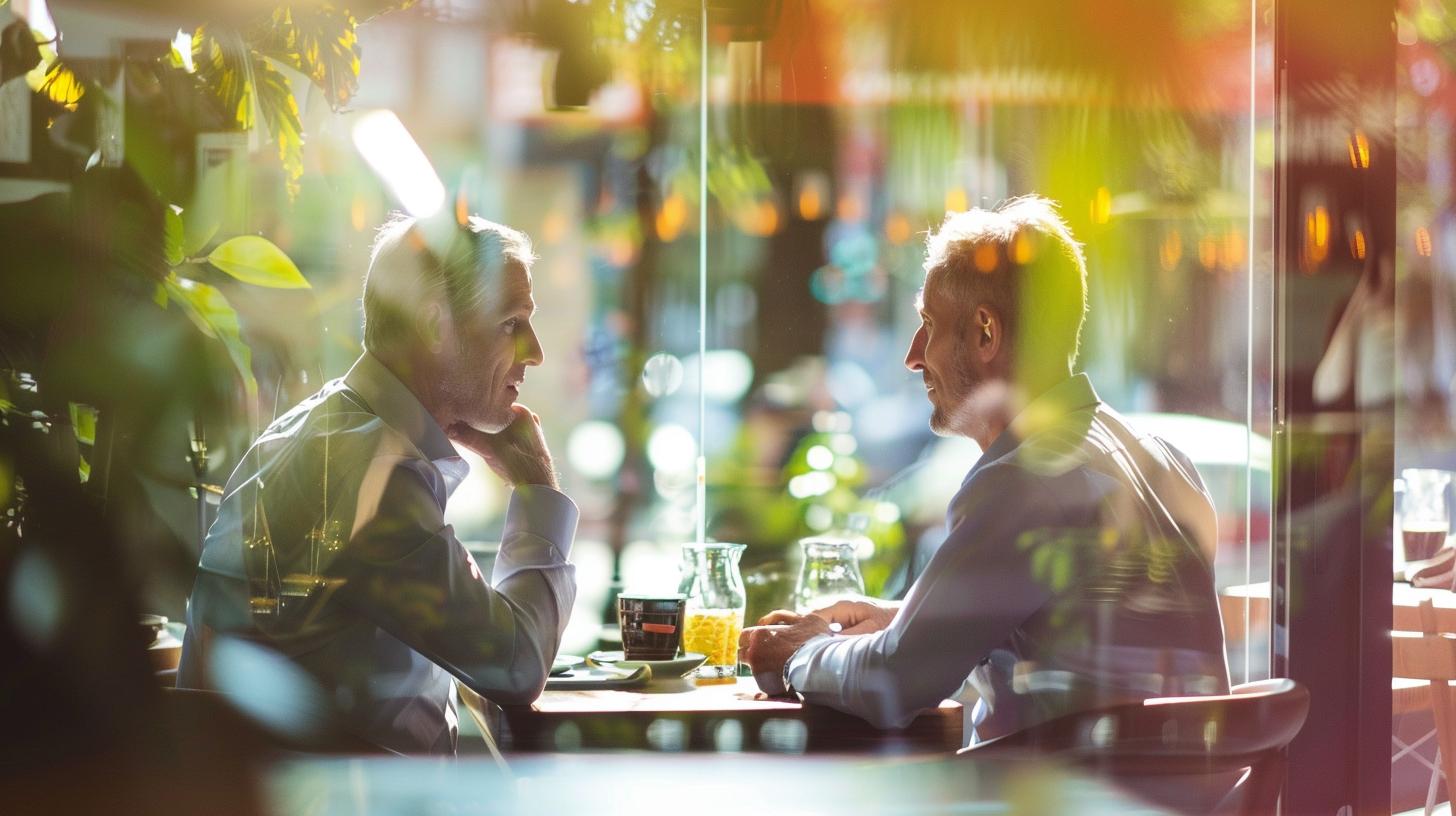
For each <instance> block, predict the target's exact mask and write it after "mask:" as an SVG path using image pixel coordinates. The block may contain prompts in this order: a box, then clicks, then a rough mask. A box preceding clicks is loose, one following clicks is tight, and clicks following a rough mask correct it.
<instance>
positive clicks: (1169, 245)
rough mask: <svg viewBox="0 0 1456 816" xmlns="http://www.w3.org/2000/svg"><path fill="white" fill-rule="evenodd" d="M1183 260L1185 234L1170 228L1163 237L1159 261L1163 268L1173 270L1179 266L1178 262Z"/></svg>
mask: <svg viewBox="0 0 1456 816" xmlns="http://www.w3.org/2000/svg"><path fill="white" fill-rule="evenodd" d="M1181 260H1183V236H1182V235H1180V234H1179V233H1178V230H1168V234H1167V235H1166V236H1164V237H1163V243H1162V245H1161V246H1159V247H1158V262H1159V263H1161V264H1162V265H1163V269H1164V270H1166V271H1168V272H1172V271H1173V270H1174V269H1176V268H1177V266H1178V262H1179V261H1181Z"/></svg>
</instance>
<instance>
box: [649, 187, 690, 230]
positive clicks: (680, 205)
mask: <svg viewBox="0 0 1456 816" xmlns="http://www.w3.org/2000/svg"><path fill="white" fill-rule="evenodd" d="M687 218H688V205H687V202H686V201H684V200H683V197H682V196H681V195H678V194H677V193H673V194H672V195H669V196H668V197H667V198H666V199H664V200H663V202H662V208H661V209H659V210H658V211H657V218H656V219H655V226H656V227H657V237H658V238H659V239H661V240H662V241H665V242H671V241H674V240H676V239H677V236H678V235H679V234H680V233H681V232H682V228H683V224H685V223H687Z"/></svg>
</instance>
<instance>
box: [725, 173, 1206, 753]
mask: <svg viewBox="0 0 1456 816" xmlns="http://www.w3.org/2000/svg"><path fill="white" fill-rule="evenodd" d="M1086 276H1087V273H1086V264H1085V261H1084V259H1083V253H1082V248H1081V246H1080V245H1079V244H1078V243H1077V242H1076V241H1075V240H1074V239H1073V238H1072V236H1071V233H1070V231H1069V230H1068V229H1067V226H1066V224H1065V223H1064V222H1063V221H1062V219H1061V217H1060V216H1059V215H1058V214H1057V212H1056V209H1055V207H1054V205H1053V204H1052V203H1051V202H1050V201H1048V200H1046V199H1043V198H1039V197H1035V196H1027V197H1023V198H1018V199H1014V200H1011V201H1009V202H1006V203H1005V204H1004V205H1002V206H1001V207H999V208H997V209H995V210H981V209H976V210H971V211H970V212H964V213H954V214H950V215H948V216H947V217H946V219H945V222H944V223H943V224H942V225H941V228H940V230H939V231H937V232H935V233H934V234H932V235H931V236H930V237H929V240H928V242H927V253H926V260H925V285H924V288H923V290H922V292H921V297H920V301H919V303H918V307H919V312H920V318H921V325H920V328H919V330H918V331H916V333H915V337H914V339H913V340H912V341H911V343H910V350H909V353H908V354H907V355H906V357H905V365H906V366H907V367H909V368H910V369H911V370H912V371H919V372H921V374H922V375H923V376H924V379H925V389H926V396H927V398H928V399H929V400H930V404H931V406H932V408H933V413H932V416H931V420H930V424H931V428H932V429H933V430H934V431H935V432H936V433H938V434H941V435H948V434H957V435H961V436H967V437H970V438H972V439H974V440H976V442H978V443H979V444H980V446H981V450H982V451H983V452H984V453H983V454H982V456H981V458H980V459H979V460H978V461H977V462H976V463H975V464H974V465H973V466H972V467H971V469H970V472H969V474H968V475H967V476H966V478H965V481H964V482H963V483H962V485H961V489H960V491H959V492H958V493H957V494H956V496H955V498H954V499H953V500H952V501H951V505H950V508H949V511H948V512H947V515H946V525H947V528H948V532H949V535H948V538H947V540H946V542H945V543H944V544H943V545H942V546H941V548H940V549H939V550H938V551H937V552H936V553H935V555H934V556H933V557H932V558H931V560H930V562H929V563H928V564H927V565H926V567H925V569H924V571H923V573H922V574H921V575H920V576H919V578H918V579H917V580H916V581H915V583H914V584H913V585H912V586H911V588H910V590H909V593H908V594H907V596H906V598H905V600H904V601H903V602H902V603H898V604H896V603H889V602H882V601H870V600H865V601H842V602H840V603H837V604H834V605H833V606H830V607H828V608H825V609H820V610H817V611H815V612H813V613H811V614H809V615H796V614H793V613H791V612H784V611H779V612H774V613H771V614H770V615H768V616H766V617H765V618H764V619H763V620H761V621H760V624H761V625H760V626H757V627H752V628H749V629H745V630H744V632H743V635H742V638H741V640H740V648H741V650H742V654H743V657H744V660H745V661H746V662H747V663H748V664H749V665H750V666H751V667H752V668H753V670H754V674H755V676H756V677H758V678H760V684H761V685H763V686H764V687H765V688H766V689H772V690H777V689H778V688H780V687H782V686H787V687H788V688H792V689H793V690H795V691H798V692H800V693H801V694H803V695H804V698H805V699H806V700H808V701H810V702H815V703H821V704H824V705H829V706H832V707H834V708H838V709H840V710H843V711H847V712H850V713H852V714H857V715H859V716H861V717H864V718H865V719H867V720H869V721H870V722H872V723H874V724H876V725H879V726H882V727H893V726H904V725H906V724H908V723H909V722H910V721H911V720H912V719H913V718H914V717H915V715H916V714H917V713H918V712H919V711H921V710H922V709H925V708H929V707H933V706H935V705H937V704H938V703H939V702H940V701H941V700H942V699H945V698H947V697H950V696H952V695H954V694H956V693H957V691H958V690H959V689H961V687H962V685H963V683H966V682H969V684H970V686H971V687H972V688H973V689H974V691H975V692H976V694H977V695H978V697H979V699H978V702H977V704H976V705H975V707H974V709H973V710H970V711H968V713H967V716H968V722H967V728H966V736H967V740H968V741H984V740H987V739H992V738H995V737H999V736H1002V735H1005V734H1009V733H1012V732H1014V731H1018V730H1020V729H1023V728H1026V727H1028V726H1031V725H1034V724H1036V723H1039V722H1043V721H1045V720H1049V719H1052V718H1055V717H1057V716H1060V715H1063V714H1068V713H1073V712H1077V711H1086V710H1090V709H1095V708H1098V707H1101V706H1105V705H1112V704H1117V703H1123V702H1131V701H1136V700H1142V699H1146V698H1149V697H1156V696H1166V695H1196V694H1216V693H1224V692H1227V690H1228V668H1227V664H1226V662H1225V657H1224V644H1223V626H1222V621H1221V619H1220V617H1219V611H1218V602H1217V598H1216V596H1215V594H1214V585H1213V574H1212V566H1211V564H1212V554H1213V547H1214V541H1215V532H1216V531H1215V516H1214V508H1213V503H1212V501H1211V499H1210V498H1209V496H1208V492H1207V490H1206V489H1205V488H1204V486H1203V482H1202V480H1201V479H1200V478H1199V476H1198V473H1197V471H1196V470H1195V469H1194V467H1193V464H1192V463H1191V462H1190V461H1189V460H1188V458H1187V457H1186V456H1184V455H1183V454H1182V453H1180V452H1179V451H1177V450H1175V449H1174V448H1173V447H1172V446H1171V445H1169V444H1168V443H1166V442H1164V441H1163V440H1161V439H1158V438H1157V437H1154V436H1150V435H1147V434H1143V433H1139V432H1138V431H1136V430H1135V429H1133V428H1132V427H1131V426H1130V425H1129V424H1128V423H1127V422H1126V421H1125V420H1124V419H1123V418H1122V417H1120V416H1118V414H1117V413H1116V412H1114V411H1113V410H1112V409H1111V408H1109V407H1108V406H1107V405H1106V404H1104V403H1103V402H1102V401H1101V400H1099V399H1098V397H1097V394H1096V392H1095V391H1094V390H1093V388H1092V383H1091V381H1090V380H1089V379H1088V378H1087V376H1086V375H1085V374H1076V373H1074V371H1075V369H1074V366H1075V363H1076V359H1077V354H1078V350H1079V343H1080V335H1081V328H1082V321H1083V316H1084V313H1085V312H1086V309H1087V307H1086V303H1087V284H1086Z"/></svg>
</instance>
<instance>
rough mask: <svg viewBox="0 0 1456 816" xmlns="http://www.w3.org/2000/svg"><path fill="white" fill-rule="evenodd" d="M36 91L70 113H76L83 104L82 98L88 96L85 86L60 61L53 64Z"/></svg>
mask: <svg viewBox="0 0 1456 816" xmlns="http://www.w3.org/2000/svg"><path fill="white" fill-rule="evenodd" d="M31 75H34V72H32V74H31ZM34 90H35V91H36V92H37V93H39V94H42V95H44V96H45V97H46V98H48V99H50V101H52V102H54V103H55V104H57V105H60V106H61V107H63V108H65V109H66V110H69V111H74V110H75V109H76V108H77V107H78V106H79V105H80V104H81V97H83V96H85V95H86V86H85V84H83V83H82V82H81V80H80V78H79V77H77V76H76V74H75V72H74V71H72V70H71V69H70V67H68V66H67V65H66V64H65V63H64V62H61V61H60V60H59V59H57V60H53V61H52V62H51V64H50V67H48V68H47V69H46V72H45V76H43V77H41V79H40V82H39V83H38V86H37V87H35V89H34Z"/></svg>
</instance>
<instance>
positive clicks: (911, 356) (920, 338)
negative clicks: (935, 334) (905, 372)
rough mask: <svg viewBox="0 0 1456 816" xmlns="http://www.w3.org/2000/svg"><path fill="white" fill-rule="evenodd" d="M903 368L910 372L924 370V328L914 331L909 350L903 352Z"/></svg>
mask: <svg viewBox="0 0 1456 816" xmlns="http://www.w3.org/2000/svg"><path fill="white" fill-rule="evenodd" d="M905 367H906V368H908V369H910V370H911V371H924V370H925V327H924V326H921V327H920V328H919V329H916V330H915V336H914V337H913V338H911V340H910V350H909V351H907V352H905Z"/></svg>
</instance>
